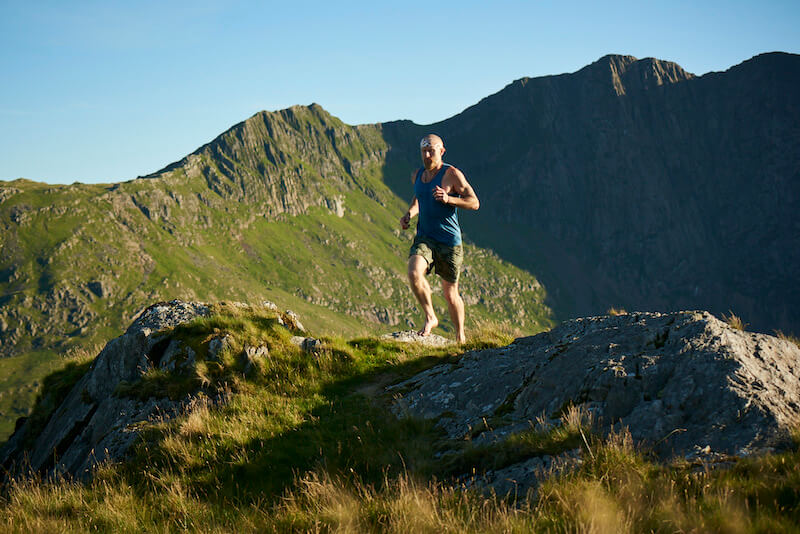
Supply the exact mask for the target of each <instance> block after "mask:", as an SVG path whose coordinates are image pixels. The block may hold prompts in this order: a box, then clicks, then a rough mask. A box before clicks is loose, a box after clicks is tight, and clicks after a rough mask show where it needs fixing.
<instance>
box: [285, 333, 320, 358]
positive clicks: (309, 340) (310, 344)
mask: <svg viewBox="0 0 800 534" xmlns="http://www.w3.org/2000/svg"><path fill="white" fill-rule="evenodd" d="M290 341H291V342H292V343H294V344H295V345H297V346H298V347H300V350H302V351H303V352H309V353H315V354H316V353H318V352H319V351H320V350H321V349H322V342H321V341H320V340H319V339H315V338H313V337H302V336H292V338H291V339H290Z"/></svg>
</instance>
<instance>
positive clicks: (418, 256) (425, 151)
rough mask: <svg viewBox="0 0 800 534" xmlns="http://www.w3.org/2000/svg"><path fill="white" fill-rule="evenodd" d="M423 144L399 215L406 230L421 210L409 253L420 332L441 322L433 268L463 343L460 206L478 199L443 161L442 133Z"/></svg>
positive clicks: (472, 207) (460, 175)
mask: <svg viewBox="0 0 800 534" xmlns="http://www.w3.org/2000/svg"><path fill="white" fill-rule="evenodd" d="M419 148H420V155H421V156H422V163H423V165H424V167H423V168H421V169H419V170H417V171H415V172H414V173H412V175H411V182H412V183H413V184H414V198H413V199H412V200H411V205H410V206H409V207H408V211H407V212H406V214H405V215H403V216H402V217H401V218H400V226H402V227H403V230H406V229H408V227H409V223H410V222H411V219H412V218H413V217H414V216H416V215H417V214H419V220H418V221H417V235H416V237H415V238H414V244H413V245H411V251H410V252H409V253H408V280H409V283H410V284H411V291H412V292H413V293H414V296H415V297H417V300H418V301H419V303H420V305H421V306H422V310H423V311H424V312H425V325H424V326H423V327H422V330H420V331H419V334H420V335H421V336H427V335H428V334H430V333H431V330H433V329H434V328H436V326H437V325H438V324H439V320H438V319H437V318H436V314H435V313H434V311H433V304H432V303H431V286H430V285H429V284H428V280H427V279H426V275H427V274H428V273H430V272H431V271H435V272H436V274H438V275H439V278H441V279H442V290H443V292H444V298H445V299H446V300H447V307H448V308H449V310H450V318H451V319H452V321H453V325H455V327H456V340H457V341H458V342H459V343H464V342H465V341H466V336H465V334H464V301H463V300H461V295H459V293H458V275H459V274H460V272H461V262H462V260H463V258H464V252H463V248H462V245H461V227H460V226H459V225H458V215H457V213H456V208H462V209H467V210H476V209H478V208H479V207H480V202H479V201H478V197H477V196H476V195H475V191H473V189H472V186H470V185H469V183H468V182H467V179H466V178H465V177H464V173H462V172H461V171H459V170H458V169H456V168H455V167H453V166H452V165H448V164H447V163H445V162H444V161H442V156H443V155H444V152H445V148H444V142H443V141H442V139H441V137H439V136H438V135H433V134H429V135H426V136H425V137H423V138H422V140H421V141H420V143H419Z"/></svg>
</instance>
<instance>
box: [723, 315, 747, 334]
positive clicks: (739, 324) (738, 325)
mask: <svg viewBox="0 0 800 534" xmlns="http://www.w3.org/2000/svg"><path fill="white" fill-rule="evenodd" d="M722 320H723V321H725V322H726V323H727V324H728V326H730V327H731V328H735V329H736V330H744V329H745V328H747V325H748V324H749V323H745V322H743V321H742V318H741V317H739V316H738V315H736V314H734V313H733V312H732V311H731V310H728V315H725V314H724V313H723V314H722Z"/></svg>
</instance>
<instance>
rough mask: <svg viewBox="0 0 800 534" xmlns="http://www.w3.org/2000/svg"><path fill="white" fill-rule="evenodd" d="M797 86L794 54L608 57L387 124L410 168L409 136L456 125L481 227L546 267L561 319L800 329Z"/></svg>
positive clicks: (506, 251) (798, 65)
mask: <svg viewBox="0 0 800 534" xmlns="http://www.w3.org/2000/svg"><path fill="white" fill-rule="evenodd" d="M798 84H800V56H797V55H792V54H784V53H772V54H764V55H761V56H757V57H755V58H753V59H750V60H748V61H746V62H744V63H742V64H741V65H737V66H735V67H733V68H731V69H729V70H728V71H726V72H715V73H709V74H706V75H704V76H702V77H695V76H693V75H691V74H688V73H686V72H685V71H683V69H681V68H680V67H679V66H678V65H676V64H674V63H670V62H666V61H660V60H656V59H652V58H648V59H643V60H636V59H635V58H633V57H630V56H605V57H603V58H601V59H600V60H598V61H597V62H595V63H593V64H591V65H589V66H587V67H585V68H583V69H581V70H579V71H577V72H575V73H572V74H562V75H558V76H547V77H542V78H533V79H531V78H523V79H521V80H517V81H515V82H514V83H512V84H510V85H508V86H507V87H506V88H505V89H503V90H502V91H500V92H498V93H496V94H494V95H492V96H489V97H487V98H485V99H483V100H482V101H481V102H479V103H478V104H476V105H475V106H472V107H470V108H468V109H466V110H465V111H464V112H462V113H460V114H458V115H456V116H454V117H452V118H450V119H447V120H445V121H442V122H439V123H436V124H432V125H429V126H424V127H423V126H418V125H415V124H412V123H410V122H408V121H400V122H394V123H388V124H384V125H383V129H384V132H385V134H386V139H387V140H388V141H389V143H390V145H391V146H392V147H393V150H392V151H390V152H389V154H388V156H387V157H388V160H389V161H391V162H397V164H398V165H399V162H401V161H402V162H406V163H407V164H409V165H410V164H411V163H412V162H413V161H414V160H415V158H416V157H417V156H416V148H415V147H414V146H412V145H411V144H409V143H407V142H405V140H406V139H408V138H409V137H411V138H414V137H415V136H417V135H421V134H422V133H424V132H429V131H432V132H436V133H439V134H440V135H442V136H443V137H444V139H445V142H446V145H447V149H448V154H447V157H449V160H450V161H451V162H452V163H454V164H456V165H457V166H458V167H459V168H461V169H462V170H463V171H464V172H465V173H466V175H467V177H468V178H469V179H470V182H471V183H472V184H473V185H474V186H475V188H476V190H477V192H478V194H479V196H480V198H481V213H480V216H479V217H464V219H463V220H464V226H465V229H466V231H467V233H468V234H469V235H471V236H472V238H473V239H474V240H475V241H476V242H477V243H478V244H481V245H483V246H489V247H491V248H493V249H494V250H495V251H497V252H499V253H500V254H501V256H503V257H505V258H507V259H509V260H511V261H512V262H514V263H515V264H517V265H519V266H522V267H524V268H526V269H528V270H530V271H531V272H535V273H536V274H537V276H538V277H540V279H541V280H542V281H543V282H544V284H545V287H547V289H548V295H549V298H551V299H552V304H553V306H554V309H555V311H556V313H557V315H560V316H562V317H565V316H576V315H587V314H596V313H600V312H603V311H605V310H606V309H608V308H609V307H610V306H623V307H626V308H629V309H637V310H639V309H644V310H654V309H655V310H675V309H686V308H694V309H697V308H702V309H710V310H712V311H714V312H716V313H722V312H726V313H727V312H728V310H733V311H735V312H736V313H737V314H739V315H741V316H743V317H744V318H745V320H746V321H747V322H749V323H750V325H751V327H753V328H756V329H760V330H763V331H771V330H772V329H784V330H789V331H794V332H797V331H800V311H798V309H797V307H796V303H797V302H798V301H800V222H798V219H797V217H796V214H797V213H798V208H800V93H799V92H798V91H797V87H798ZM404 146H407V147H408V148H407V149H401V148H399V147H404ZM391 186H392V187H393V188H394V189H395V190H397V191H398V192H400V191H403V188H404V187H405V185H404V184H403V183H402V180H398V181H397V182H392V183H391Z"/></svg>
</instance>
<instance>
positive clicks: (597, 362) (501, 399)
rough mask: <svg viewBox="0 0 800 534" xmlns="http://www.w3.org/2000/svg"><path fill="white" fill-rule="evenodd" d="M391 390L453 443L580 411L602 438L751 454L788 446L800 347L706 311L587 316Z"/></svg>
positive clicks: (798, 413) (797, 404)
mask: <svg viewBox="0 0 800 534" xmlns="http://www.w3.org/2000/svg"><path fill="white" fill-rule="evenodd" d="M389 391H390V392H391V393H393V394H395V395H396V400H395V404H394V411H395V413H396V414H398V415H400V416H404V415H411V416H416V417H422V418H426V419H437V425H438V426H439V427H441V428H442V429H443V430H444V431H445V432H446V433H447V435H448V436H449V437H450V438H452V439H459V438H462V437H463V436H465V435H466V434H468V433H469V432H470V431H471V429H472V428H475V427H478V424H479V423H480V422H481V421H482V420H483V419H484V418H487V419H489V418H493V417H494V418H495V420H497V419H499V416H501V415H502V421H504V423H503V424H505V425H508V426H511V425H520V424H522V423H525V422H527V421H532V420H535V419H536V418H537V417H539V416H541V415H542V414H544V415H545V416H546V417H557V416H558V415H559V414H560V413H561V411H562V410H563V409H564V408H565V407H567V406H569V405H570V404H574V405H578V406H582V407H583V408H585V409H586V410H588V411H590V412H592V413H593V414H594V416H595V418H596V419H597V420H598V421H599V423H598V424H599V428H600V430H601V431H602V432H609V431H611V430H612V429H617V430H618V429H619V428H621V427H628V428H629V429H630V432H631V435H632V437H633V438H634V440H635V441H637V442H640V443H644V444H645V445H647V446H649V447H651V448H652V449H653V451H654V452H655V453H656V454H658V455H659V456H660V457H661V458H664V459H668V458H672V457H676V456H677V457H684V456H685V455H687V454H690V453H692V452H693V451H695V446H696V445H697V446H700V447H701V449H705V447H708V450H709V451H710V452H715V453H721V454H738V455H744V454H751V453H753V452H758V451H762V450H769V449H770V448H773V447H781V446H783V445H786V444H788V443H789V442H790V435H789V434H790V430H791V428H792V427H793V425H794V424H795V421H797V420H798V417H800V348H798V347H797V346H795V345H794V344H792V343H790V342H788V341H785V340H781V339H778V338H775V337H772V336H768V335H764V334H754V333H750V332H743V331H741V330H736V329H733V328H731V327H730V326H728V325H727V324H726V323H724V322H722V321H720V320H718V319H716V318H714V317H713V316H712V315H711V314H709V313H707V312H675V313H668V314H661V313H631V314H627V315H620V316H605V317H588V318H583V319H575V320H572V321H567V322H565V323H563V324H561V325H560V326H558V327H557V328H554V329H553V330H551V331H550V332H545V333H542V334H539V335H537V336H532V337H527V338H520V339H517V340H515V341H514V343H512V344H511V345H509V346H507V347H502V348H498V349H489V350H482V351H473V352H469V353H467V354H465V355H464V356H463V357H462V358H461V359H460V360H459V361H458V362H457V363H448V364H443V365H439V366H437V367H433V368H431V369H428V370H427V371H424V372H423V373H420V374H419V375H417V376H415V377H413V378H411V379H409V380H407V381H404V382H402V383H400V384H398V385H396V386H392V387H391V388H389ZM495 416H497V417H495ZM494 427H495V428H494V432H495V433H496V434H498V435H502V432H500V431H501V430H502V426H501V425H500V424H499V423H497V424H495V425H494Z"/></svg>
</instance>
